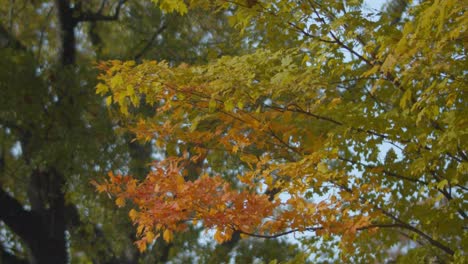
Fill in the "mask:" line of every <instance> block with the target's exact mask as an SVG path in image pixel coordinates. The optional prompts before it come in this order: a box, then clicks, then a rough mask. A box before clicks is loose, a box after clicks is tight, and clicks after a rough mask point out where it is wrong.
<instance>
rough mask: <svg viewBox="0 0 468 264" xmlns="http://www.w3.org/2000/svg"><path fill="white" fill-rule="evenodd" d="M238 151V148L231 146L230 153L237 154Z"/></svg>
mask: <svg viewBox="0 0 468 264" xmlns="http://www.w3.org/2000/svg"><path fill="white" fill-rule="evenodd" d="M238 150H239V146H237V145H234V146H232V153H237V151H238Z"/></svg>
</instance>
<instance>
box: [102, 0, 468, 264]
mask: <svg viewBox="0 0 468 264" xmlns="http://www.w3.org/2000/svg"><path fill="white" fill-rule="evenodd" d="M154 2H155V3H156V4H157V5H158V6H159V7H160V8H161V9H163V10H165V11H167V12H173V11H175V12H179V13H181V14H190V12H191V11H192V10H195V9H197V8H201V9H209V10H217V11H218V12H228V14H230V17H229V22H230V23H231V25H232V26H234V27H235V28H236V29H238V30H239V31H240V32H241V34H243V36H244V37H245V39H244V42H248V41H251V44H252V47H254V48H255V49H254V51H253V52H250V53H248V54H245V55H241V56H221V57H219V58H217V59H213V60H210V61H209V62H208V63H206V64H194V63H191V64H186V63H180V64H178V65H174V64H171V63H168V62H167V61H164V60H162V61H144V62H142V63H135V62H134V61H125V62H121V61H108V62H104V63H102V64H101V65H100V69H101V71H102V74H101V75H100V76H99V79H100V83H99V84H98V85H97V90H96V91H97V93H98V94H100V95H103V96H105V97H106V99H105V100H106V103H107V105H109V107H110V108H111V109H118V110H119V111H120V113H121V116H120V118H121V119H122V120H124V121H125V123H126V124H127V128H128V130H129V131H131V132H133V133H134V134H135V137H136V139H137V140H141V141H145V142H151V143H153V144H154V145H155V146H156V148H157V149H163V150H164V152H162V153H160V155H159V156H158V157H157V158H156V160H155V161H154V162H153V163H152V165H151V169H150V171H149V173H148V175H147V176H146V178H145V179H143V180H138V179H136V178H134V177H132V176H129V175H122V173H117V172H115V173H109V179H108V180H106V181H105V182H101V183H95V184H96V186H97V189H98V190H99V191H100V192H108V193H111V194H113V195H115V197H116V200H115V203H116V204H117V205H118V206H120V207H122V206H124V205H125V203H126V201H131V205H130V207H132V209H131V210H130V211H129V217H130V218H131V220H132V221H133V223H134V224H136V226H137V227H136V229H137V235H138V237H139V240H138V241H137V245H138V247H139V249H140V250H145V249H146V247H147V246H148V245H151V244H152V243H153V241H154V239H155V238H156V237H158V236H162V237H163V238H164V240H166V241H171V240H172V238H173V235H174V233H177V232H183V231H184V230H187V229H188V228H189V227H191V226H199V225H200V224H201V225H203V226H204V227H205V228H207V229H212V230H215V232H214V238H215V239H216V240H217V241H218V242H225V241H229V240H230V239H231V238H232V237H233V236H234V235H238V234H240V235H241V236H253V237H262V238H276V237H280V236H284V235H287V234H290V233H294V232H302V233H304V234H305V238H304V239H303V241H302V242H303V244H304V245H307V246H308V248H309V250H310V252H312V253H313V254H311V257H313V256H316V257H317V260H323V259H331V260H333V259H336V258H337V255H339V257H341V258H343V259H347V260H353V261H355V262H369V261H370V260H374V259H377V260H381V261H383V260H388V259H389V258H391V254H392V248H394V247H396V246H400V247H403V248H404V250H403V251H404V252H406V254H403V255H402V256H398V259H397V260H401V261H404V260H408V259H410V260H414V259H420V260H426V261H432V260H434V259H436V260H438V261H441V262H447V261H454V262H460V263H461V262H463V261H466V248H468V244H467V243H468V239H467V232H466V229H467V219H466V218H467V215H466V211H467V207H466V206H467V203H466V194H467V191H468V187H467V176H468V167H467V166H468V153H467V142H468V136H467V135H468V124H467V122H468V119H467V118H466V116H467V115H468V113H467V109H466V99H467V92H468V91H467V79H466V70H467V69H466V48H467V46H466V43H467V42H466V37H467V26H468V16H467V15H466V5H465V4H464V3H463V1H456V0H436V1H419V2H417V3H413V4H401V3H400V4H401V5H400V6H398V5H397V4H395V5H390V6H389V9H390V10H391V11H392V12H387V13H377V14H374V13H371V12H373V10H369V9H366V8H365V6H364V4H363V3H362V1H345V2H341V1H327V0H324V1H286V0H278V1H263V0H258V1H250V0H248V1H217V0H215V1H205V0H194V1H179V0H160V1H154ZM148 107H149V108H150V109H152V110H151V111H150V114H149V115H145V116H143V115H141V114H139V111H140V109H148Z"/></svg>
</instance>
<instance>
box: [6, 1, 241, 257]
mask: <svg viewBox="0 0 468 264" xmlns="http://www.w3.org/2000/svg"><path fill="white" fill-rule="evenodd" d="M0 3H1V4H0V17H1V19H0V55H1V58H2V60H1V61H0V104H1V106H0V205H1V206H0V263H28V262H32V263H67V262H68V261H72V262H73V263H87V262H90V261H91V262H93V263H138V261H140V262H166V261H167V260H168V259H176V258H175V256H176V255H177V254H178V253H179V252H181V251H183V250H186V248H183V247H182V245H183V244H184V243H186V244H188V245H193V244H195V245H196V244H197V238H198V233H199V231H200V230H199V229H194V230H193V231H192V233H191V235H192V237H187V236H185V237H184V236H181V238H178V237H176V241H174V242H173V243H171V244H163V243H158V245H157V246H155V247H154V248H153V251H150V252H147V253H146V254H140V253H139V252H137V250H136V249H135V248H134V247H132V243H133V239H134V231H133V228H132V226H131V223H130V221H129V220H128V219H127V218H126V217H125V215H126V213H124V212H119V211H116V210H113V208H112V203H111V202H109V201H108V199H105V197H99V199H98V197H97V195H96V193H95V192H94V188H93V187H92V186H91V185H90V184H89V181H90V179H91V178H95V177H97V175H99V174H102V173H103V172H104V171H107V170H109V169H111V168H119V169H120V170H121V171H125V172H131V173H132V174H133V175H135V177H143V176H144V175H145V173H146V172H147V170H148V169H147V168H146V166H145V164H146V163H147V162H149V157H150V156H151V154H152V151H153V150H152V147H151V145H149V144H146V145H144V144H139V143H138V142H130V140H129V136H128V134H125V133H121V134H116V133H115V131H116V130H118V129H119V127H120V126H122V123H119V121H118V120H117V119H116V118H114V117H113V116H109V115H108V112H107V111H106V109H105V104H104V102H103V100H102V98H99V97H96V95H95V91H94V88H93V87H94V86H95V85H96V75H97V71H96V67H95V66H96V62H95V60H98V59H115V58H120V59H136V60H139V61H141V60H143V59H148V58H155V59H168V58H170V63H174V64H176V63H178V61H190V62H193V63H194V62H202V61H204V60H205V59H206V58H207V57H208V56H217V55H218V54H237V52H239V50H242V49H241V48H240V46H241V45H239V46H236V45H224V44H223V43H225V42H226V41H224V39H226V38H229V39H231V38H235V37H236V35H235V34H234V32H233V30H232V29H231V28H229V27H228V26H227V22H226V19H225V17H224V16H223V15H222V14H219V15H218V16H210V17H206V16H202V15H201V14H202V13H201V12H198V13H197V12H192V13H191V14H190V15H189V16H185V17H181V16H178V15H176V14H167V13H163V12H161V10H159V9H158V8H154V5H152V4H151V3H149V2H144V1H120V0H114V1H106V0H104V1H72V0H70V1H68V0H57V1H45V0H44V1H29V0H24V1H23V0H19V1H0ZM203 14H204V13H203ZM207 35H209V37H208V36H207ZM244 46H245V45H244ZM208 53H209V54H208ZM140 114H143V111H141V109H140ZM182 239H183V240H182Z"/></svg>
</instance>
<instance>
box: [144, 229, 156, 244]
mask: <svg viewBox="0 0 468 264" xmlns="http://www.w3.org/2000/svg"><path fill="white" fill-rule="evenodd" d="M145 237H146V241H147V242H152V241H153V240H154V238H155V235H154V233H153V232H151V231H149V232H146V235H145Z"/></svg>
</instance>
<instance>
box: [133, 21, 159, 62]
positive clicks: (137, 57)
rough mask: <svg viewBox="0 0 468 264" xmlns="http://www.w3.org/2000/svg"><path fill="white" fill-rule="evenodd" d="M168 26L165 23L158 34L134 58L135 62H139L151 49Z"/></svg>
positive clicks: (155, 33)
mask: <svg viewBox="0 0 468 264" xmlns="http://www.w3.org/2000/svg"><path fill="white" fill-rule="evenodd" d="M166 27H167V25H166V23H163V24H162V25H161V26H160V27H159V28H158V30H156V32H154V34H153V35H152V36H151V38H150V39H149V41H148V43H146V45H145V46H144V47H143V49H141V50H140V51H139V52H138V53H137V54H136V55H135V57H134V60H139V59H140V58H141V57H142V56H143V55H144V54H145V53H146V52H147V51H148V50H149V49H150V47H151V45H152V44H153V42H154V40H155V39H156V38H157V37H158V36H159V35H160V34H161V33H162V32H163V31H164V30H165V29H166Z"/></svg>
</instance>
